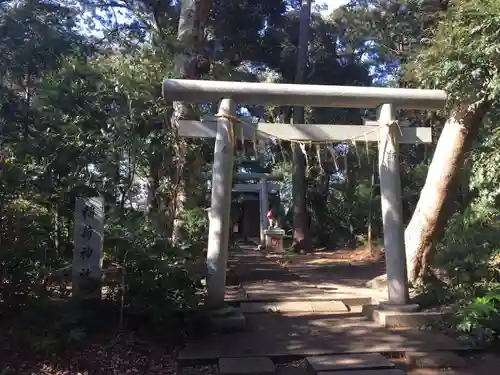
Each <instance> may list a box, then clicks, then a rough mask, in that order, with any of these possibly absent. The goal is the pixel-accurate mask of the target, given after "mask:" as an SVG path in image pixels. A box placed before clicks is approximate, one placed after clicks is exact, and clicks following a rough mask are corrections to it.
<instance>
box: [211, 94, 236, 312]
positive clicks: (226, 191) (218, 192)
mask: <svg viewBox="0 0 500 375" xmlns="http://www.w3.org/2000/svg"><path fill="white" fill-rule="evenodd" d="M219 115H221V116H222V117H219V118H218V119H217V135H216V138H215V150H214V165H213V169H212V199H211V208H210V222H209V229H208V249H207V305H208V306H209V307H211V308H217V307H221V306H223V304H224V295H225V290H226V266H227V258H228V242H229V231H230V229H231V228H230V211H231V201H232V188H233V161H234V139H233V138H234V129H233V124H232V122H233V121H231V120H230V119H229V118H225V117H223V116H229V117H232V116H236V104H235V102H234V101H233V100H231V99H223V100H222V101H221V103H220V106H219Z"/></svg>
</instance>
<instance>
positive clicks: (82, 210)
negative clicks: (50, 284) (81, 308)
mask: <svg viewBox="0 0 500 375" xmlns="http://www.w3.org/2000/svg"><path fill="white" fill-rule="evenodd" d="M103 235H104V199H103V198H102V197H91V198H76V202H75V232H74V249H73V263H72V281H73V282H72V295H73V297H74V298H76V299H93V298H97V299H100V298H101V253H102V240H103Z"/></svg>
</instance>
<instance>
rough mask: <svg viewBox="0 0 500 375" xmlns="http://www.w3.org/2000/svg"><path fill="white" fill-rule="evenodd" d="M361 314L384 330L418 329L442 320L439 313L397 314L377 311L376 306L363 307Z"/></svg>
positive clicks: (396, 312)
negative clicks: (384, 328)
mask: <svg viewBox="0 0 500 375" xmlns="http://www.w3.org/2000/svg"><path fill="white" fill-rule="evenodd" d="M363 314H364V315H365V316H366V317H367V318H368V319H370V320H373V321H374V322H376V323H378V324H379V325H381V326H382V327H386V328H420V327H426V326H432V325H434V324H436V323H438V322H439V321H441V320H442V318H443V316H442V314H441V313H439V312H434V311H421V312H399V311H388V310H384V309H379V308H378V306H374V305H367V306H363Z"/></svg>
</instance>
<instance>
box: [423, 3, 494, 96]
mask: <svg viewBox="0 0 500 375" xmlns="http://www.w3.org/2000/svg"><path fill="white" fill-rule="evenodd" d="M427 44H428V48H426V49H425V51H424V52H423V53H422V54H421V55H420V58H419V59H418V60H417V62H416V66H417V67H418V68H419V69H421V74H420V77H421V82H422V83H423V84H424V85H426V86H428V87H432V88H440V89H444V90H446V91H447V93H448V95H449V97H450V99H451V101H450V103H463V102H464V101H466V102H467V101H470V102H475V101H476V100H478V99H488V100H492V99H495V98H496V97H497V96H498V94H499V92H500V75H499V74H498V69H497V61H498V59H499V56H500V55H499V54H500V2H499V1H498V0H454V1H451V2H450V6H449V10H448V12H447V13H446V17H445V18H444V19H443V20H442V22H441V23H440V24H439V26H438V28H437V30H436V31H435V33H434V35H433V37H432V38H431V39H429V40H428V43H427Z"/></svg>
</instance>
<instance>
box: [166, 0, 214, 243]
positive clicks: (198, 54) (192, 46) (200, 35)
mask: <svg viewBox="0 0 500 375" xmlns="http://www.w3.org/2000/svg"><path fill="white" fill-rule="evenodd" d="M211 3H212V2H211V0H182V1H181V10H180V16H179V27H178V29H177V41H178V46H177V48H179V50H178V52H177V54H176V56H175V59H174V65H175V66H174V70H175V73H176V75H177V77H178V78H185V79H198V78H200V76H201V74H202V73H203V71H205V70H206V66H207V61H205V60H206V58H205V57H204V56H203V53H202V46H203V40H204V25H205V23H206V20H207V18H208V13H209V11H210V7H211ZM208 64H209V63H208ZM173 109H174V112H173V114H172V124H173V125H174V126H176V127H177V124H178V121H179V120H189V119H195V117H196V111H195V107H194V106H193V105H190V104H188V103H183V102H174V103H173ZM177 145H178V148H177V151H178V153H177V156H178V160H177V170H176V173H175V181H174V184H175V187H176V188H175V191H174V200H175V202H174V207H175V208H174V212H175V214H174V223H173V230H172V242H173V243H179V242H180V241H182V238H183V227H184V223H183V220H182V216H183V212H184V207H185V204H186V200H187V181H186V179H187V173H186V172H187V171H186V169H187V168H186V167H187V166H186V161H187V160H186V152H187V144H186V141H185V140H183V139H179V140H178V143H177Z"/></svg>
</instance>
